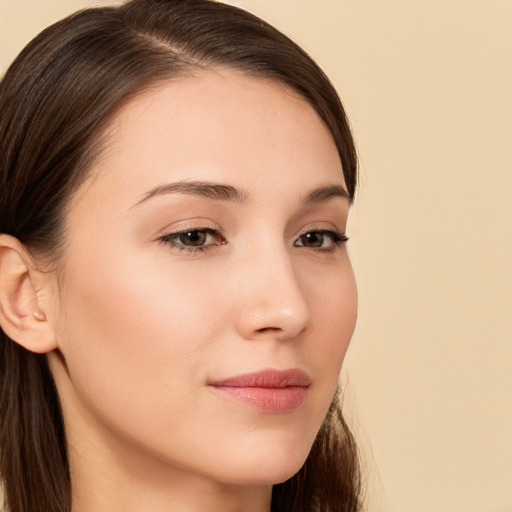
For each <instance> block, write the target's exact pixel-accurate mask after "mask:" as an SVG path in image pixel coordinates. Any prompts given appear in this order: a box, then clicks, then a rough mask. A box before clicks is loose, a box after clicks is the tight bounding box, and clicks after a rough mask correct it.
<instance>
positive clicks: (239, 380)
mask: <svg viewBox="0 0 512 512" xmlns="http://www.w3.org/2000/svg"><path fill="white" fill-rule="evenodd" d="M208 385H209V386H210V387H211V388H212V389H213V390H214V391H216V392H218V393H220V394H221V395H223V396H224V397H226V398H228V399H231V400H234V401H236V402H239V403H241V404H243V405H247V406H249V407H252V408H254V409H257V410H259V411H261V412H265V413H275V414H278V413H286V412H290V411H293V410H294V409H297V408H299V407H300V406H301V405H302V404H303V403H304V401H305V399H306V396H307V393H308V390H309V386H310V385H311V379H310V378H309V377H308V375H307V374H306V373H305V372H303V371H302V370H299V369H295V368H294V369H289V370H273V369H266V370H263V371H259V372H254V373H246V374H243V375H237V376H235V377H230V378H227V379H223V380H219V381H213V382H210V383H208Z"/></svg>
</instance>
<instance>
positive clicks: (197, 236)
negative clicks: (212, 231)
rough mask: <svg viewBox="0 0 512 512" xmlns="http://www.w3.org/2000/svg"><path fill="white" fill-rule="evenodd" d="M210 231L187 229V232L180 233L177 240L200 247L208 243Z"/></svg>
mask: <svg viewBox="0 0 512 512" xmlns="http://www.w3.org/2000/svg"><path fill="white" fill-rule="evenodd" d="M207 238H208V233H207V232H206V231H199V230H194V231H187V232H185V233H179V234H178V236H177V241H178V242H179V243H181V244H183V245H188V246H191V247H200V246H202V245H204V244H205V243H206V240H207Z"/></svg>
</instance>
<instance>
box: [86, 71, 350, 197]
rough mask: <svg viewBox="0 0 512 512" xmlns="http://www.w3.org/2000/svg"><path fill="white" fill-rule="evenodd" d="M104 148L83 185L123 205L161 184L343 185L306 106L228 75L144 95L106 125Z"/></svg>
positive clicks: (211, 74)
mask: <svg viewBox="0 0 512 512" xmlns="http://www.w3.org/2000/svg"><path fill="white" fill-rule="evenodd" d="M104 148H105V149H104V152H103V155H102V157H101V158H100V159H99V161H98V162H97V164H96V165H94V166H93V169H92V172H91V175H92V177H93V180H90V183H91V184H92V183H96V182H103V183H104V186H105V187H106V189H105V191H106V192H107V193H110V194H112V191H113V190H115V191H116V192H117V194H118V195H120V194H122V193H124V192H127V195H131V196H132V197H131V198H130V200H131V199H134V197H133V194H136V193H137V192H136V191H137V190H139V193H143V192H144V191H145V190H148V189H150V188H152V187H154V186H156V185H159V184H162V183H164V182H166V181H169V180H184V179H185V180H186V179H198V180H210V181H211V180H213V181H219V182H225V183H229V184H232V185H234V186H240V187H242V188H247V187H249V188H251V186H254V185H255V183H257V182H259V181H261V180H264V181H266V183H267V185H268V186H270V187H271V186H273V184H275V185H277V184H278V183H280V182H282V180H286V179H290V178H291V179H293V180H294V181H297V180H300V182H301V183H303V184H304V186H307V184H308V182H311V184H312V185H314V184H315V183H316V182H318V181H329V182H332V181H337V182H339V183H340V184H344V180H343V173H342V169H341V163H340V161H339V155H338V153H337V149H336V147H335V144H334V141H333V139H332V136H331V134H330V132H329V130H328V129H327V127H326V126H325V124H324V123H323V121H322V120H321V119H320V117H319V116H318V114H317V113H316V111H315V110H314V108H313V107H312V106H311V105H310V104H309V103H307V102H306V101H305V100H304V99H303V98H301V97H299V96H298V94H296V93H295V92H294V91H292V90H291V89H289V88H288V87H286V86H283V85H281V84H278V83H275V82H272V81H270V80H268V79H262V78H255V77H253V76H248V75H246V74H244V73H242V72H239V71H235V70H226V69H214V70H209V71H198V72H196V73H194V74H193V75H186V76H182V77H180V78H177V79H175V80H172V81H168V82H164V83H160V84H157V85H154V86H153V87H151V88H149V89H146V90H144V91H143V92H141V93H140V94H139V95H138V96H137V97H136V98H134V99H133V100H131V101H130V102H128V103H127V104H126V105H125V106H124V107H123V108H122V109H121V110H120V111H119V112H118V113H117V115H116V116H115V117H114V119H113V120H112V121H111V123H110V125H109V126H108V129H107V131H106V136H105V141H104ZM85 188H87V187H85ZM128 189H130V190H128Z"/></svg>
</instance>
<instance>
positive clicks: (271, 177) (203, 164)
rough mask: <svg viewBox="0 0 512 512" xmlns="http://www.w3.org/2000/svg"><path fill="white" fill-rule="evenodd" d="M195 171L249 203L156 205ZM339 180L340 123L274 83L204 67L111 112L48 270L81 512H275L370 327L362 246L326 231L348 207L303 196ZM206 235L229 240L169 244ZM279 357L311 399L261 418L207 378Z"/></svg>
mask: <svg viewBox="0 0 512 512" xmlns="http://www.w3.org/2000/svg"><path fill="white" fill-rule="evenodd" d="M190 181H200V182H209V183H214V184H224V185H229V186H230V187H235V188H236V189H238V190H239V191H240V197H239V198H238V199H239V200H221V199H212V198H209V197H205V196H204V195H201V194H196V193H189V192H190V191H186V192H185V193H184V192H183V191H181V192H179V191H178V192H177V191H167V193H163V192H162V191H161V192H162V193H157V194H154V195H153V196H152V197H149V198H146V197H147V194H148V192H149V191H152V190H154V189H155V187H159V186H162V185H166V184H173V183H183V182H190ZM326 185H336V186H339V187H345V183H344V179H343V174H342V169H341V164H340V160H339V156H338V153H337V150H336V147H335V145H334V142H333V140H332V137H331V135H330V133H329V131H328V130H327V128H326V127H325V125H324V124H323V123H322V121H321V120H320V118H319V116H318V115H317V114H316V112H315V111H314V109H313V108H312V107H311V106H310V105H309V104H308V103H306V102H305V101H304V100H302V99H301V98H299V97H298V96H296V95H295V94H294V93H292V92H291V91H290V90H288V89H286V88H284V87H282V86H280V85H278V84H275V83H272V82H269V81H266V80H263V79H255V78H253V77H247V76H245V75H243V74H241V73H239V72H236V71H233V70H225V69H217V70H213V71H212V70H211V71H201V72H196V73H194V75H191V76H187V77H184V78H181V79H179V80H176V81H173V82H167V83H165V84H160V85H158V86H155V87H153V88H152V89H150V90H146V91H144V92H143V93H141V94H140V95H139V96H138V97H137V98H135V99H134V100H132V101H131V102H130V103H129V104H127V105H126V106H125V107H124V108H123V109H122V110H121V111H120V112H119V113H118V114H117V115H116V117H115V118H114V119H113V120H112V122H111V125H110V127H109V130H108V134H107V137H106V142H105V151H104V153H103V155H102V157H101V158H100V159H99V160H98V161H97V162H96V164H95V165H94V166H93V169H92V171H91V174H90V179H88V181H87V182H86V183H84V184H83V185H82V186H81V188H80V189H79V190H78V192H77V193H76V194H75V195H74V197H73V199H72V201H71V203H70V205H69V209H68V214H67V215H68V216H67V226H68V230H67V231H68V239H67V246H66V252H65V261H63V262H62V265H61V266H60V267H59V269H58V270H57V271H56V272H54V273H46V274H40V275H38V276H37V278H34V279H33V282H37V285H34V288H35V289H36V291H35V297H36V298H35V299H34V303H35V304H36V306H34V307H37V311H39V312H40V314H41V315H42V316H40V317H37V315H36V317H34V319H32V320H31V322H32V323H34V322H35V323H36V324H37V325H39V324H41V325H42V324H44V325H45V326H46V327H45V328H46V329H47V331H46V332H47V335H46V336H47V337H46V338H44V339H45V342H46V343H48V345H45V346H47V348H48V352H49V360H50V365H51V369H52V372H53V374H54V376H55V380H56V384H57V388H58V391H59V394H60V396H61V400H62V405H63V413H64V418H65V423H66V429H67V436H68V443H69V450H70V466H71V475H72V483H73V500H74V501H73V512H91V511H94V510H102V511H106V512H114V511H115V512H117V511H119V512H121V511H123V512H131V511H141V510H153V511H159V512H165V511H171V510H174V511H176V510H179V511H180V512H188V511H190V512H192V511H204V510H209V511H213V512H214V511H217V510H219V511H220V510H222V511H223V512H225V511H235V510H237V511H242V510H243V511H254V512H257V511H260V512H261V511H266V510H269V507H270V497H271V486H272V484H274V483H278V482H282V481H284V480H286V479H287V478H289V477H290V476H292V475H293V474H294V473H295V472H296V471H298V469H299V468H300V466H301V465H302V464H303V462H304V460H305V459H306V457H307V455H308V452H309V450H310V448H311V445H312V443H313V441H314V438H315V436H316V434H317V432H318V429H319V428H320V426H321V424H322V421H323V419H324V416H325V414H326V411H327V409H328V407H329V404H330V401H331V399H332V396H333V392H334V390H335V387H336V384H337V379H338V375H339V372H340V368H341V364H342V361H343V358H344V355H345V352H346V349H347V347H348V344H349V340H350V338H351V335H352V332H353V329H354V326H355V321H356V304H357V297H356V286H355V281H354V276H353V272H352V268H351V265H350V261H349V257H348V253H347V249H346V247H345V246H344V245H343V244H337V243H335V242H334V240H333V237H332V236H331V235H330V234H322V232H323V231H326V230H328V231H334V232H339V233H344V232H345V228H346V223H347V217H348V213H349V201H348V200H347V198H344V197H340V196H334V197H330V198H323V200H319V201H314V202H309V203H304V198H305V197H306V196H308V194H310V193H311V191H313V190H315V189H318V188H321V187H325V186H326ZM144 198H146V199H145V200H144ZM205 228H206V229H211V230H215V231H216V232H217V233H216V234H210V233H206V235H207V236H206V241H205V244H206V245H205V247H203V248H202V250H201V248H200V249H199V250H195V249H196V247H192V248H191V247H190V246H187V245H185V244H186V243H189V241H190V240H188V239H184V238H183V237H182V238H181V239H180V238H179V237H177V236H174V238H172V237H167V238H165V241H162V237H165V235H167V234H168V233H170V232H175V231H176V230H183V229H188V230H193V229H195V230H200V229H203V230H204V229H205ZM305 233H312V235H311V236H310V238H311V237H312V240H313V242H314V243H311V244H310V241H309V239H306V238H305V237H304V236H303V235H304V234H305ZM200 235H201V236H202V235H204V232H202V233H201V234H200ZM197 236H199V235H197V233H196V237H197ZM304 241H306V242H307V243H306V244H305V243H304ZM318 241H320V246H318V243H317V242H318ZM11 245H13V244H11ZM310 245H311V246H310ZM48 332H50V334H48ZM48 340H51V341H48ZM49 348H51V350H49ZM41 351H42V349H41ZM267 368H273V369H288V368H299V369H301V370H303V371H304V372H306V374H307V375H308V376H309V377H310V379H311V385H310V386H309V388H308V391H307V395H306V398H305V400H304V402H303V403H302V404H301V405H300V406H298V407H296V408H294V409H293V410H291V411H287V412H284V413H277V414H276V413H268V412H263V411H261V410H258V409H257V408H253V407H249V406H247V405H246V404H241V403H239V402H236V401H233V400H231V399H230V398H227V397H225V396H222V395H220V394H219V393H216V392H215V391H214V390H212V388H211V386H209V385H208V384H209V383H210V382H211V381H213V380H220V379H224V378H227V377H232V376H235V375H239V374H242V373H247V372H254V371H259V370H263V369H267Z"/></svg>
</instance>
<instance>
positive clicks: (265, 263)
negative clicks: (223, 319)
mask: <svg viewBox="0 0 512 512" xmlns="http://www.w3.org/2000/svg"><path fill="white" fill-rule="evenodd" d="M246 276H247V277H246V282H245V290H244V296H243V298H242V301H243V302H242V304H241V311H240V315H239V329H240V330H241V331H242V332H243V335H244V337H248V338H252V337H261V335H263V334H269V335H272V336H275V337H279V338H292V337H294V336H297V335H298V334H299V333H300V332H302V331H303V330H304V329H305V327H306V326H307V324H308V322H309V320H310V317H311V312H310V308H309V304H308V302H307V297H306V295H305V293H304V292H305V290H303V287H302V286H301V282H300V279H299V277H300V276H299V275H298V274H297V271H296V269H295V268H294V265H293V259H292V255H291V253H290V250H289V249H287V247H286V246H285V244H284V242H283V240H282V239H281V240H280V242H277V241H274V242H272V241H270V240H267V242H266V243H264V244H262V245H260V247H259V249H258V250H257V252H256V254H253V255H252V257H251V258H249V259H248V265H247V272H246Z"/></svg>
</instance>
